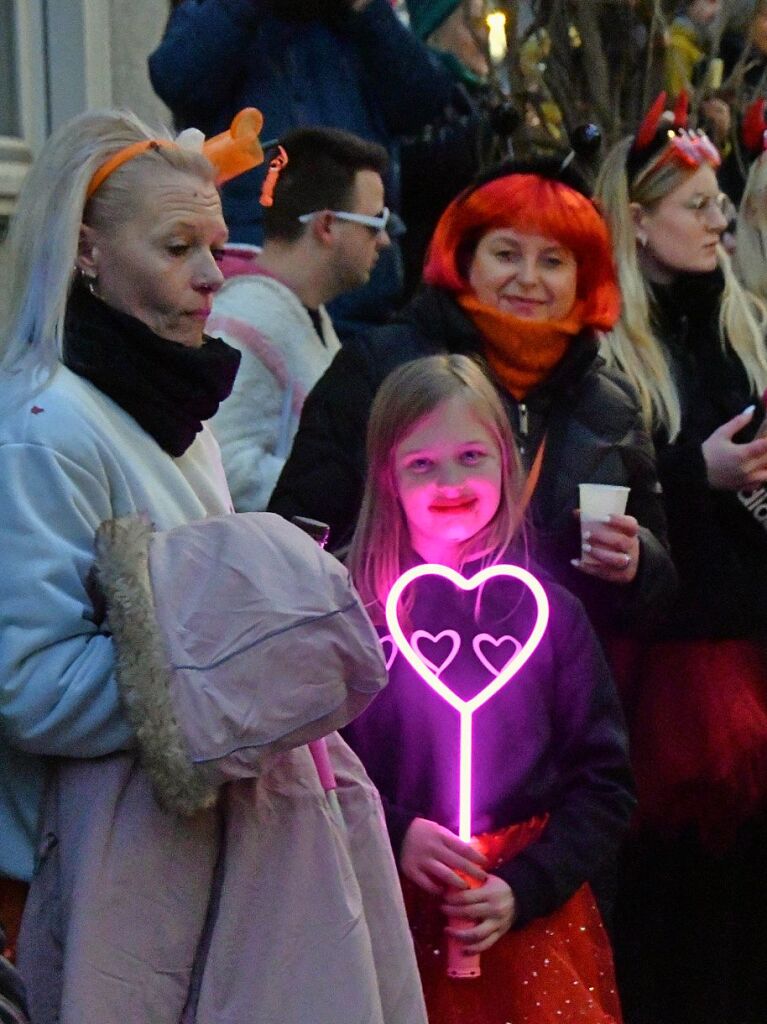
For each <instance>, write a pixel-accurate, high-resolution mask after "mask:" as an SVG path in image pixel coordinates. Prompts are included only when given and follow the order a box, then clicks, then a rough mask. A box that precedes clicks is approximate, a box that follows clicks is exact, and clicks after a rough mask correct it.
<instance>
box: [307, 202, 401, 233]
mask: <svg viewBox="0 0 767 1024" xmlns="http://www.w3.org/2000/svg"><path fill="white" fill-rule="evenodd" d="M323 213H330V214H332V216H333V217H337V218H338V220H350V221H352V222H353V223H354V224H364V225H365V227H366V228H373V229H374V230H375V231H386V225H387V224H388V223H389V217H390V216H391V211H390V210H389V207H388V206H384V208H383V210H381V212H380V213H379V214H378V215H377V216H376V217H372V216H370V215H369V214H367V213H349V212H348V211H347V210H315V211H314V212H313V213H302V214H301V216H300V217H299V218H298V222H299V224H308V223H309V221H310V220H314V218H315V217H320V216H321V215H322V214H323Z"/></svg>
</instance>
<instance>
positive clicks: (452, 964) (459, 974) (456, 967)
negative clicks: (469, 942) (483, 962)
mask: <svg viewBox="0 0 767 1024" xmlns="http://www.w3.org/2000/svg"><path fill="white" fill-rule="evenodd" d="M449 923H450V927H451V928H471V927H472V926H473V925H474V924H475V923H476V922H475V921H469V920H468V919H467V918H464V917H451V918H450V919H449ZM465 948H466V947H465V946H464V944H463V943H462V942H459V941H458V939H454V938H453V936H452V935H448V937H447V976H448V978H478V977H479V976H480V974H481V973H482V970H481V968H480V966H479V957H480V954H479V953H472V955H471V956H467V955H466V954H465V953H464V949H465Z"/></svg>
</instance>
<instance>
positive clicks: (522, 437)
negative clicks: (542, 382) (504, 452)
mask: <svg viewBox="0 0 767 1024" xmlns="http://www.w3.org/2000/svg"><path fill="white" fill-rule="evenodd" d="M517 416H518V418H519V454H520V455H524V454H525V452H526V450H527V434H528V431H529V429H530V420H529V417H528V414H527V405H526V404H525V403H524V402H520V403H519V405H518V406H517Z"/></svg>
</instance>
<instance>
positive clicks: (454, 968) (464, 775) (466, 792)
mask: <svg viewBox="0 0 767 1024" xmlns="http://www.w3.org/2000/svg"><path fill="white" fill-rule="evenodd" d="M423 576H440V577H442V578H443V579H446V580H449V581H450V582H451V583H452V584H453V585H454V586H456V587H458V588H459V589H460V590H476V588H477V587H480V586H482V584H483V583H486V582H487V581H488V580H491V579H497V578H499V577H508V578H511V579H516V580H519V581H520V582H521V583H522V584H524V585H525V586H526V587H527V588H528V589H529V590H530V591H531V592H532V594H533V597H534V598H535V603H536V606H537V615H536V618H535V624H534V626H533V629H532V632H531V633H530V636H529V637H528V638H527V640H526V641H525V643H524V644H523V645H522V646H521V647H520V648H519V649H518V650H516V651H515V653H514V654H513V655H512V657H511V658H509V660H508V661H507V662H506V664H505V665H504V666H503V668H502V669H501V671H500V672H499V673H498V675H497V676H496V677H495V679H493V680H492V681H491V682H490V683H488V684H487V686H485V687H484V689H482V690H480V692H479V693H477V694H475V695H474V696H473V697H472V698H471V700H463V698H461V697H459V696H457V694H455V693H453V691H452V690H451V689H450V687H449V686H448V685H447V684H446V683H444V682H443V681H442V680H441V679H440V678H439V676H438V675H437V674H436V672H434V670H433V669H432V668H431V666H430V665H428V664H427V663H426V661H425V660H424V658H422V657H421V656H420V655H419V653H418V651H417V650H415V648H414V647H413V646H412V644H411V643H410V641H409V640H408V639H407V637H406V636H405V634H404V632H403V630H402V627H401V626H400V623H399V617H398V612H397V607H398V604H399V599H400V597H401V596H402V593H403V591H404V590H405V588H406V587H408V586H410V584H411V583H413V582H415V581H416V580H418V579H420V578H421V577H423ZM548 621H549V602H548V599H547V597H546V593H545V591H544V589H543V587H542V586H541V584H540V583H539V582H538V580H537V579H536V578H535V577H534V576H533V575H532V574H531V573H529V572H528V571H527V570H526V569H522V568H520V567H519V566H517V565H491V566H488V567H487V568H486V569H482V570H480V571H479V572H478V573H475V575H474V576H472V577H471V578H470V579H466V578H465V577H463V576H461V574H460V573H458V572H456V571H455V570H454V569H451V568H449V567H448V566H446V565H437V564H435V563H426V564H425V565H417V566H415V567H414V568H412V569H408V570H407V572H404V573H403V574H402V575H401V576H400V578H399V579H398V580H397V581H396V583H395V584H394V586H393V587H392V588H391V590H390V591H389V596H388V598H387V599H386V622H387V624H388V627H389V631H390V632H391V635H392V639H393V640H394V642H395V644H396V645H397V647H398V649H399V650H400V651H401V652H402V654H403V656H404V657H405V658H406V659H407V661H408V662H409V663H410V665H411V667H412V668H413V669H414V670H415V672H416V673H417V674H418V675H419V676H420V677H421V679H423V681H424V682H425V683H427V684H428V685H429V686H430V687H431V688H432V689H433V690H434V692H435V693H437V694H439V696H440V697H442V699H443V700H445V701H447V703H448V704H449V705H450V706H451V707H452V708H455V710H456V711H457V712H458V715H459V717H460V729H461V732H460V745H459V757H460V766H459V792H458V836H459V838H460V839H462V840H463V841H464V842H466V843H468V842H470V840H471V834H472V833H471V774H472V716H473V714H474V712H475V711H476V710H477V709H478V708H481V707H482V706H483V704H486V703H487V702H488V701H489V700H490V699H491V698H492V697H494V696H495V695H496V693H498V692H499V690H501V689H502V688H503V687H504V686H505V685H506V684H507V683H508V682H509V681H510V680H511V679H513V678H514V676H515V675H516V674H517V672H519V670H520V669H521V668H522V666H523V665H524V664H525V662H526V661H527V660H528V658H529V657H530V656H531V654H532V653H533V651H534V650H535V649H536V647H537V646H538V644H539V643H540V641H541V637H542V636H543V634H544V632H545V630H546V625H547V623H548ZM451 923H452V924H453V925H455V926H458V925H459V922H457V921H453V922H451ZM460 924H465V925H466V926H467V927H470V926H471V924H473V922H471V921H466V922H464V921H462V922H460ZM462 950H463V946H462V945H461V944H460V943H458V942H457V941H456V940H455V939H450V938H449V939H448V964H447V973H448V975H450V977H454V978H476V977H478V976H479V973H480V967H479V955H477V956H476V957H467V956H464V955H463V952H462Z"/></svg>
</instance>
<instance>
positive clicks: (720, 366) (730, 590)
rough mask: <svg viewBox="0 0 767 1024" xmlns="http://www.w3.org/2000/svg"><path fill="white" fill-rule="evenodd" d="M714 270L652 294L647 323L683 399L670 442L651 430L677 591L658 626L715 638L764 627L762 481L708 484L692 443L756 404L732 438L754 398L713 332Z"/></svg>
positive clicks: (718, 280) (766, 584)
mask: <svg viewBox="0 0 767 1024" xmlns="http://www.w3.org/2000/svg"><path fill="white" fill-rule="evenodd" d="M723 287H724V281H723V278H722V275H721V272H720V271H715V272H714V273H712V274H690V275H682V276H680V277H679V278H678V279H677V281H676V282H675V283H674V284H673V285H671V286H670V287H668V288H666V289H663V290H658V291H657V293H656V299H657V309H656V317H655V320H656V324H655V326H656V330H657V331H658V334H659V336H660V337H661V338H662V340H663V342H664V344H665V347H666V350H667V352H668V354H669V356H670V359H671V364H672V368H673V373H674V378H675V380H676V382H677V386H678V388H679V394H680V400H681V405H682V428H681V431H680V433H679V436H678V437H677V438H676V439H675V440H674V442H673V443H672V444H669V443H668V438H667V437H665V436H664V435H663V434H662V433H659V434H658V435H657V436H656V439H655V443H656V447H657V452H658V473H659V476H660V478H661V482H662V484H663V491H664V498H665V505H666V513H667V516H668V526H669V538H670V542H671V553H672V555H673V558H674V562H675V564H676V567H677V569H678V571H679V577H680V581H681V588H680V592H679V596H678V600H677V601H676V602H674V605H673V608H672V609H671V611H670V613H669V614H668V615H667V616H666V617H665V620H664V623H663V630H662V635H663V636H665V637H668V638H673V639H691V638H696V637H708V638H712V639H713V638H723V637H742V636H749V635H753V634H754V633H755V632H760V631H765V630H767V518H765V516H767V487H761V488H759V489H758V490H757V491H754V492H740V494H736V493H734V492H731V491H715V490H713V489H712V488H711V487H709V485H708V480H707V477H706V466H705V463H704V461H703V452H702V449H701V445H702V444H703V442H704V441H705V440H706V439H707V438H708V437H709V436H710V435H711V434H712V433H713V431H714V430H716V429H717V427H720V426H721V425H722V424H723V423H726V422H727V421H728V420H730V419H732V418H733V416H736V415H737V414H738V413H740V412H743V410H744V409H745V408H746V406H748V405H751V404H755V405H756V406H757V412H756V415H755V416H754V419H753V421H752V423H750V424H749V426H748V427H747V428H746V429H745V430H743V431H742V432H741V433H740V434H737V435H736V436H735V437H734V439H733V440H735V441H736V442H746V441H750V440H751V439H752V438H753V436H754V434H755V432H756V430H757V428H758V425H759V423H760V422H761V419H762V416H763V407H762V403H761V401H760V399H759V396H758V395H755V394H754V393H753V391H752V389H751V387H750V386H749V383H748V380H747V378H746V374H745V372H744V370H743V366H742V364H741V363H740V360H739V359H738V358H737V357H736V356H735V355H734V354H733V352H732V350H731V349H730V348H729V346H728V347H727V349H726V350H723V349H722V345H721V342H720V340H719V328H718V323H719V305H720V302H721V296H722V289H723Z"/></svg>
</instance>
